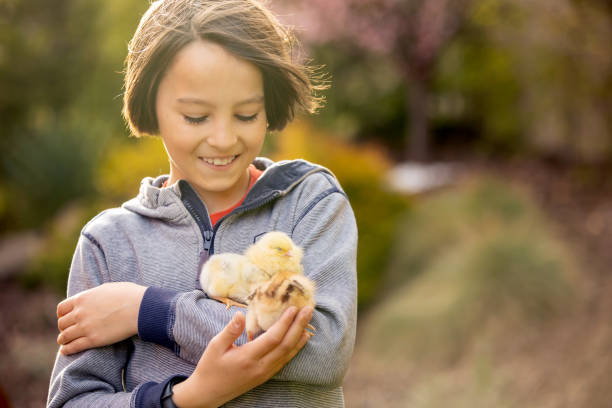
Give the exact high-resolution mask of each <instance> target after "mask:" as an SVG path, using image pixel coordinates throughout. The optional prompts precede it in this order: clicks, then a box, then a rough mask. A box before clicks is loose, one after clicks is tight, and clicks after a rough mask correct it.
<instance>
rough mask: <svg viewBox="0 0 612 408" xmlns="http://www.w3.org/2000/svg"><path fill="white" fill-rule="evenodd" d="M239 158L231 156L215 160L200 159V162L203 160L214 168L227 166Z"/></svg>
mask: <svg viewBox="0 0 612 408" xmlns="http://www.w3.org/2000/svg"><path fill="white" fill-rule="evenodd" d="M237 157H238V155H235V156H230V157H215V158H208V157H200V160H202V161H203V162H205V163H208V164H211V165H213V166H227V165H228V164H230V163H232V162H233V161H234V160H236V158H237Z"/></svg>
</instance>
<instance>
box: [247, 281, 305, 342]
mask: <svg viewBox="0 0 612 408" xmlns="http://www.w3.org/2000/svg"><path fill="white" fill-rule="evenodd" d="M314 293H315V285H314V282H312V281H311V280H310V279H308V278H307V277H305V276H304V275H302V274H301V273H293V274H292V273H288V272H279V273H277V274H276V275H275V276H273V277H272V279H271V280H270V281H267V282H263V283H261V284H259V285H258V286H257V287H256V288H255V291H254V292H253V293H252V294H251V295H250V296H249V297H248V303H249V309H248V311H247V316H246V329H247V337H248V339H249V341H251V340H253V337H254V336H256V335H257V334H259V333H261V332H262V331H266V330H268V329H269V328H270V326H272V325H273V324H274V322H276V321H277V320H278V319H279V318H280V316H281V315H282V314H283V312H284V311H285V310H287V309H288V308H289V307H290V306H296V307H297V308H302V307H305V306H312V307H313V308H314V306H315V300H314ZM308 328H310V329H311V330H313V331H314V330H315V328H314V327H313V326H311V325H308ZM311 334H312V333H311Z"/></svg>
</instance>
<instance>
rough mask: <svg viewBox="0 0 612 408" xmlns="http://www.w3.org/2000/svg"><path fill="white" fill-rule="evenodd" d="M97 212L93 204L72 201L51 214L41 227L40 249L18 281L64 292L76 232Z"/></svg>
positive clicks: (76, 238)
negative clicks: (42, 241) (51, 217)
mask: <svg viewBox="0 0 612 408" xmlns="http://www.w3.org/2000/svg"><path fill="white" fill-rule="evenodd" d="M97 212H98V210H97V209H96V208H94V207H93V206H90V205H85V204H83V203H79V202H74V203H72V204H70V205H68V206H66V207H65V208H63V209H62V210H61V211H60V212H59V213H58V214H57V215H56V216H55V217H53V219H51V220H50V221H49V222H48V223H47V225H46V227H45V228H44V229H43V231H44V236H45V240H44V243H43V248H42V250H41V251H40V252H39V253H38V255H37V256H36V257H35V258H34V259H32V261H31V262H30V264H29V265H28V267H27V268H26V270H25V272H24V273H23V274H22V275H20V281H21V284H22V285H23V286H25V287H27V288H35V287H38V286H45V287H48V288H51V289H53V290H56V291H57V292H58V293H61V294H65V293H66V285H67V282H68V272H69V271H70V263H71V260H72V256H73V254H74V250H75V248H76V244H77V241H78V239H79V234H80V232H81V229H82V228H83V226H84V225H85V223H86V222H87V221H89V219H91V218H92V217H93V216H94V215H95V214H96V213H97Z"/></svg>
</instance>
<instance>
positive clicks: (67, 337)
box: [57, 326, 83, 344]
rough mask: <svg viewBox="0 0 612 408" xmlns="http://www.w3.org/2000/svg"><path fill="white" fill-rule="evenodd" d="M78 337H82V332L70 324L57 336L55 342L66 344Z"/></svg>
mask: <svg viewBox="0 0 612 408" xmlns="http://www.w3.org/2000/svg"><path fill="white" fill-rule="evenodd" d="M79 337H83V333H80V332H79V330H78V329H77V327H76V326H70V327H69V328H67V329H66V330H64V331H62V332H61V333H60V334H59V335H58V336H57V344H68V343H70V342H71V341H73V340H75V339H78V338H79Z"/></svg>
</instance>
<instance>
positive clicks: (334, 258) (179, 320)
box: [138, 190, 357, 387]
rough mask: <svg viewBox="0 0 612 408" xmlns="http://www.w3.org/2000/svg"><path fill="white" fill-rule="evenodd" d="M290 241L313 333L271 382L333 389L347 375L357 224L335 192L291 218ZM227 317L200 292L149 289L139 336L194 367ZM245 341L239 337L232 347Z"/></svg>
mask: <svg viewBox="0 0 612 408" xmlns="http://www.w3.org/2000/svg"><path fill="white" fill-rule="evenodd" d="M292 235H293V239H294V241H295V242H296V243H297V244H298V245H300V246H301V247H302V248H303V249H304V261H303V264H304V270H305V273H306V275H307V276H308V277H309V278H310V279H312V280H313V281H314V282H315V285H316V288H317V289H316V295H315V298H316V303H317V305H316V308H315V310H314V312H313V317H312V321H311V323H312V324H313V326H314V327H315V328H316V334H315V336H314V337H312V338H311V339H310V340H309V341H308V343H307V344H306V346H305V347H304V348H303V349H302V350H301V351H300V353H298V355H297V356H296V357H295V358H294V359H293V360H292V361H291V362H290V363H289V364H287V365H286V366H285V367H284V368H283V369H282V370H281V371H280V372H279V373H278V374H277V375H276V376H275V377H274V378H275V379H278V380H283V381H296V382H302V383H306V384H314V385H321V386H329V387H336V386H339V385H341V383H342V380H343V378H344V375H345V373H346V370H347V369H348V364H349V361H350V357H351V354H352V351H353V345H354V341H355V328H356V319H357V273H356V257H357V225H356V222H355V217H354V214H353V211H352V209H351V207H350V204H349V202H348V199H347V198H346V196H345V195H344V194H343V193H342V192H340V191H339V190H335V191H334V192H331V193H329V194H327V195H324V196H319V197H317V198H316V199H315V200H314V201H313V202H312V203H310V204H309V205H308V206H307V207H306V208H305V209H304V210H303V212H302V214H299V216H298V217H297V222H296V223H295V226H294V230H293V234H292ZM234 313H235V311H234V310H225V306H224V305H222V304H220V303H219V302H216V301H212V300H210V299H208V298H207V297H206V295H205V294H204V293H203V292H202V291H192V292H186V293H179V292H174V291H170V290H167V289H160V288H149V289H147V292H146V293H145V296H144V298H143V301H142V303H141V309H140V314H139V324H138V326H139V335H140V337H141V338H142V339H143V340H145V341H153V342H156V343H158V344H161V345H165V346H167V347H169V348H173V349H174V350H175V352H176V353H177V354H178V355H179V357H181V358H183V359H185V360H187V361H190V362H192V363H194V364H196V363H197V361H198V360H199V358H200V356H201V355H202V353H203V352H204V349H205V348H206V346H207V344H208V341H209V340H210V339H211V338H212V337H213V336H214V335H215V334H216V333H218V332H219V331H220V330H222V329H223V327H224V324H225V323H227V322H228V321H229V320H230V319H231V317H232V315H233V314H234ZM159 316H165V318H164V319H159ZM224 322H225V323H224ZM245 342H246V334H244V333H243V335H242V336H241V337H240V338H239V339H238V341H237V343H238V344H244V343H245Z"/></svg>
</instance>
